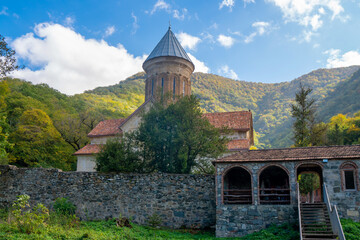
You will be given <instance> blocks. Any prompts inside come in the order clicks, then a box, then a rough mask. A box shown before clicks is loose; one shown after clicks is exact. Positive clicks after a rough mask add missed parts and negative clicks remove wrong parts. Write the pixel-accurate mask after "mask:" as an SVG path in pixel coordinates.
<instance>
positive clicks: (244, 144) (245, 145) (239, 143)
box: [227, 139, 250, 150]
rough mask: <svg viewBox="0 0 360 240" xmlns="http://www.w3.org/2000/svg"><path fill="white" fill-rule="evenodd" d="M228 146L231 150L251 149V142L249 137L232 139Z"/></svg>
mask: <svg viewBox="0 0 360 240" xmlns="http://www.w3.org/2000/svg"><path fill="white" fill-rule="evenodd" d="M227 147H228V149H229V150H235V149H249V148H250V142H249V139H236V140H231V141H230V142H228V144H227Z"/></svg>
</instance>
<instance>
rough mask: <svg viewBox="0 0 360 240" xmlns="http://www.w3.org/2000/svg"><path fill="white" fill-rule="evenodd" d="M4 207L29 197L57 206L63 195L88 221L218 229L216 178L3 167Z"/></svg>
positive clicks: (0, 199)
mask: <svg viewBox="0 0 360 240" xmlns="http://www.w3.org/2000/svg"><path fill="white" fill-rule="evenodd" d="M0 183H1V184H0V207H4V206H9V205H10V204H11V202H12V201H14V200H15V199H16V196H18V195H20V194H28V195H29V196H30V197H31V201H32V203H37V202H41V203H44V204H45V205H46V206H48V207H51V205H52V204H53V202H54V200H55V199H56V198H58V197H66V198H68V199H70V201H71V202H73V203H74V204H75V205H76V207H77V214H78V216H79V217H80V218H81V219H84V220H95V219H106V218H115V217H118V216H119V215H120V214H121V216H123V217H128V218H131V219H132V220H133V222H135V223H139V224H146V221H147V220H148V218H149V216H151V215H152V214H154V213H156V214H158V215H159V216H160V217H161V218H162V225H164V226H167V227H171V228H180V227H183V226H184V227H187V228H193V227H195V228H205V227H210V226H214V225H215V186H214V176H211V175H180V174H103V173H94V172H92V173H91V172H62V171H60V170H58V169H42V168H32V169H30V168H16V167H14V166H0Z"/></svg>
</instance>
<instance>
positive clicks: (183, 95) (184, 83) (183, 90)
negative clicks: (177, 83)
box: [183, 81, 185, 96]
mask: <svg viewBox="0 0 360 240" xmlns="http://www.w3.org/2000/svg"><path fill="white" fill-rule="evenodd" d="M183 96H185V81H183Z"/></svg>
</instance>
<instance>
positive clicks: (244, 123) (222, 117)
mask: <svg viewBox="0 0 360 240" xmlns="http://www.w3.org/2000/svg"><path fill="white" fill-rule="evenodd" d="M204 117H206V118H207V119H208V120H209V122H210V123H211V124H212V125H213V126H215V127H217V128H221V127H228V128H230V129H236V130H249V129H251V126H252V124H251V122H252V114H251V112H250V111H237V112H219V113H205V114H204Z"/></svg>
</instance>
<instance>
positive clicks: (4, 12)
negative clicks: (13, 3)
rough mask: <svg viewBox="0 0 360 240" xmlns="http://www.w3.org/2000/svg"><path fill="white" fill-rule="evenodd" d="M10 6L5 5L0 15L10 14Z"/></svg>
mask: <svg viewBox="0 0 360 240" xmlns="http://www.w3.org/2000/svg"><path fill="white" fill-rule="evenodd" d="M7 10H8V8H7V7H3V8H2V9H1V11H0V15H5V16H8V15H9V13H8V12H7Z"/></svg>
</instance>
